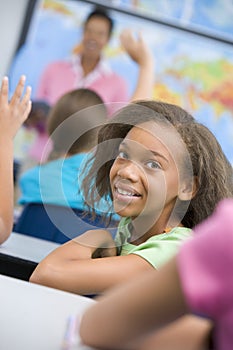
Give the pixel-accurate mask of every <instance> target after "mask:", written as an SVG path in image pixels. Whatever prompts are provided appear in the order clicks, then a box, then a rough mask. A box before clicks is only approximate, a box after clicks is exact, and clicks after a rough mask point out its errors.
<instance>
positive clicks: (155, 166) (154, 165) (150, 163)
mask: <svg viewBox="0 0 233 350" xmlns="http://www.w3.org/2000/svg"><path fill="white" fill-rule="evenodd" d="M146 166H148V168H151V169H162V167H161V165H160V164H159V163H158V162H156V161H155V160H149V161H148V162H147V163H146Z"/></svg>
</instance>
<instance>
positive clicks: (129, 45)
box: [120, 29, 154, 65]
mask: <svg viewBox="0 0 233 350" xmlns="http://www.w3.org/2000/svg"><path fill="white" fill-rule="evenodd" d="M120 42H121V46H122V48H123V49H124V50H125V51H126V52H127V54H128V55H129V56H130V57H131V59H132V60H133V61H135V62H136V63H137V64H139V65H148V64H150V63H153V60H154V59H153V55H152V52H151V50H150V49H149V47H148V45H147V44H146V42H145V41H144V39H143V37H142V35H141V33H140V32H139V33H138V34H137V35H136V36H135V35H134V34H133V32H132V30H131V29H124V30H123V31H122V32H121V34H120Z"/></svg>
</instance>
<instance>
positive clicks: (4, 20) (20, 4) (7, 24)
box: [0, 0, 30, 79]
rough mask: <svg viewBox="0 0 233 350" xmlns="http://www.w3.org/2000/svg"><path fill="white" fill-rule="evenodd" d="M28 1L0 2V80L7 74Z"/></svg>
mask: <svg viewBox="0 0 233 350" xmlns="http://www.w3.org/2000/svg"><path fill="white" fill-rule="evenodd" d="M28 1H30V0H0V32H1V35H0V79H1V78H2V77H3V76H4V75H5V74H7V72H8V68H9V66H10V62H11V59H12V58H13V55H14V52H15V49H16V47H17V43H18V40H19V36H20V33H21V29H22V25H23V21H24V16H25V11H26V8H27V4H28Z"/></svg>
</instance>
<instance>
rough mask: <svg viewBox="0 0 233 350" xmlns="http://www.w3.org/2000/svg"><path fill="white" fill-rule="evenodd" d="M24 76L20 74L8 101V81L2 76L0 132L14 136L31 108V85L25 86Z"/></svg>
mask: <svg viewBox="0 0 233 350" xmlns="http://www.w3.org/2000/svg"><path fill="white" fill-rule="evenodd" d="M25 80H26V78H25V76H24V75H22V76H21V78H20V79H19V82H18V84H17V86H16V89H15V91H14V94H13V96H12V98H11V100H10V101H9V82H8V78H7V77H4V78H3V80H2V84H1V89H0V128H1V134H3V135H5V136H7V135H8V136H10V137H12V138H13V137H14V136H15V134H16V132H17V131H18V129H19V128H20V126H21V125H22V124H23V122H24V121H25V120H26V119H27V117H28V115H29V113H30V110H31V100H30V98H31V87H30V86H27V88H26V92H25V93H23V90H24V86H25Z"/></svg>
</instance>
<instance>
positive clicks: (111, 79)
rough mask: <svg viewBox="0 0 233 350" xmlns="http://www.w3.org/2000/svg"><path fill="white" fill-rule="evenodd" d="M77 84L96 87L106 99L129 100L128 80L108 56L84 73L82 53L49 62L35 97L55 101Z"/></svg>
mask: <svg viewBox="0 0 233 350" xmlns="http://www.w3.org/2000/svg"><path fill="white" fill-rule="evenodd" d="M78 88H90V89H92V90H94V91H95V92H96V93H97V94H98V95H99V96H100V97H101V98H102V99H103V101H104V102H105V103H107V102H123V103H125V102H128V100H129V96H128V87H127V84H126V81H125V80H124V79H123V78H122V77H120V76H119V75H117V74H116V73H114V72H113V71H112V69H111V68H110V66H109V65H108V64H107V62H106V61H105V60H103V59H102V60H100V62H99V64H98V65H97V67H96V68H95V69H94V70H93V71H92V72H91V73H89V74H88V75H87V76H85V77H84V76H83V69H82V66H81V62H80V56H76V57H73V58H72V60H69V61H56V62H53V63H51V64H49V65H48V66H47V67H46V68H45V71H44V72H43V74H42V77H41V79H40V82H39V85H38V89H37V93H36V98H37V99H40V100H45V101H47V102H48V103H49V104H50V105H54V104H55V103H56V102H57V100H58V99H59V98H60V97H61V96H62V95H63V94H65V93H66V92H68V91H70V90H73V89H78Z"/></svg>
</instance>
